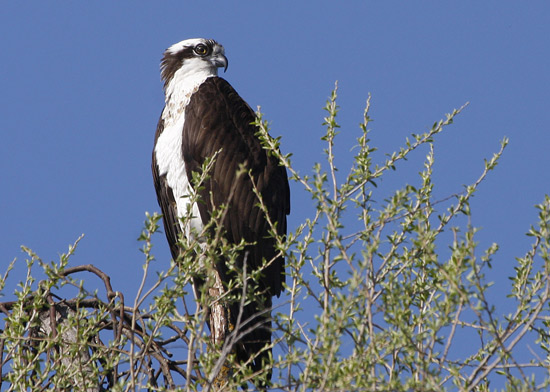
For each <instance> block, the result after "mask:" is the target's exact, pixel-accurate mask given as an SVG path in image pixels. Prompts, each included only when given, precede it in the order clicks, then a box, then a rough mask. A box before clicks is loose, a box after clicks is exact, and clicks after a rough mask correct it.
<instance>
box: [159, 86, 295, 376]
mask: <svg viewBox="0 0 550 392" xmlns="http://www.w3.org/2000/svg"><path fill="white" fill-rule="evenodd" d="M254 120H255V114H254V112H253V111H252V109H251V108H250V107H249V106H248V105H247V104H246V102H245V101H244V100H243V99H242V98H241V97H240V96H239V95H238V94H237V92H236V91H235V90H234V89H233V88H232V87H231V85H230V84H229V83H228V82H227V81H225V80H224V79H222V78H219V77H215V76H214V77H209V78H207V79H206V80H205V81H204V82H203V83H202V84H201V85H200V87H199V88H198V90H197V91H196V92H195V93H194V94H193V95H192V96H191V99H190V101H189V103H188V104H187V106H186V107H185V122H184V126H183V129H182V146H181V152H182V157H183V161H184V162H185V171H186V174H187V176H188V178H191V177H192V173H193V172H200V170H201V166H202V164H203V163H204V161H205V159H206V158H207V157H212V156H213V155H214V154H215V153H216V152H218V155H217V157H216V160H215V163H214V165H213V168H212V170H211V172H210V173H209V174H210V177H209V179H208V180H207V181H206V183H205V184H203V186H204V187H203V188H202V191H201V192H200V198H201V202H200V203H198V208H199V211H200V218H201V220H202V222H203V224H207V223H208V221H209V219H210V216H211V213H212V211H213V209H214V208H218V207H220V206H221V205H222V204H224V205H228V208H227V213H226V215H225V219H224V221H223V228H224V230H225V234H224V235H225V237H226V239H227V240H228V241H229V242H231V243H235V244H237V243H239V242H240V241H241V240H244V241H246V242H247V243H250V244H252V245H248V246H247V247H246V249H245V251H244V252H243V253H242V254H241V255H240V257H239V259H238V263H239V267H241V268H242V265H243V263H244V261H245V260H246V263H247V270H248V271H251V270H252V269H257V268H259V267H260V266H262V264H263V263H264V262H265V260H267V261H271V262H270V263H269V264H268V265H267V267H265V269H264V270H263V271H262V275H261V279H260V281H259V282H257V285H258V288H257V293H255V295H256V298H257V301H256V302H252V303H250V304H248V305H246V306H245V308H244V309H243V313H242V316H241V323H242V322H244V321H247V319H249V318H253V319H254V320H253V321H251V322H249V324H247V325H246V326H244V327H243V328H242V329H243V330H246V329H247V328H250V327H251V326H253V325H256V324H261V325H258V327H256V328H254V329H253V330H252V331H251V332H250V333H248V335H246V336H245V337H244V338H243V339H242V340H241V341H240V343H239V344H238V345H237V346H236V347H237V356H238V358H239V359H240V360H241V361H246V360H248V359H249V358H250V357H251V356H254V355H256V353H258V352H259V351H260V350H261V349H262V348H263V347H264V346H265V344H266V343H269V342H270V341H271V329H270V327H271V322H270V320H269V318H270V308H271V297H272V296H274V295H277V296H278V295H279V294H280V293H281V290H282V283H283V282H284V280H285V275H284V258H283V257H282V256H278V257H276V256H277V251H276V249H275V242H274V240H273V238H270V235H269V230H270V226H269V224H268V222H267V219H266V217H265V215H264V213H263V211H262V210H261V208H260V207H259V206H258V202H259V201H258V199H257V197H256V195H255V194H254V190H253V186H252V181H254V184H255V186H256V188H257V189H258V191H259V193H260V194H261V195H262V199H263V202H264V203H265V205H266V207H267V210H268V211H269V216H270V219H271V221H272V222H276V224H277V226H276V228H277V232H278V234H280V235H284V234H286V216H287V214H289V212H290V191H289V185H288V179H287V173H286V169H285V168H284V167H282V166H279V164H278V161H277V159H276V158H275V157H273V156H271V155H269V154H267V152H266V150H264V149H263V148H262V145H261V143H260V141H259V140H258V138H257V137H256V136H255V133H256V132H257V127H256V126H255V125H253V122H254ZM163 130H164V120H163V119H162V116H161V119H160V121H159V124H158V127H157V132H156V137H155V140H157V139H158V137H159V135H160V134H161V133H162V132H163ZM241 165H244V167H245V168H246V169H247V170H250V173H251V177H252V180H251V178H250V176H249V175H247V174H243V175H241V176H239V177H237V172H238V170H239V167H240V166H241ZM152 169H153V178H154V183H155V189H156V191H157V197H158V201H159V204H160V206H161V210H162V213H163V217H164V229H165V233H166V237H167V239H168V242H169V244H170V250H171V252H172V256H173V257H174V258H175V259H176V258H177V257H178V252H179V250H178V246H177V239H178V237H179V236H180V235H181V234H182V230H181V227H180V225H179V223H178V211H177V206H176V201H175V197H174V194H173V192H172V189H171V188H170V186H169V185H168V182H167V179H166V176H165V175H160V174H159V168H158V165H157V162H156V156H155V153H154V154H153V164H152ZM230 195H232V196H231V198H230ZM180 216H181V214H180ZM245 255H246V256H245ZM217 268H218V271H219V273H220V275H221V277H222V280H223V281H224V282H225V283H227V282H228V281H229V280H230V279H231V276H230V273H229V271H228V269H227V267H226V266H225V264H224V263H223V261H222V262H220V263H218V265H217ZM196 284H197V285H200V284H201V282H200V281H197V282H196ZM264 309H267V311H266V312H263V313H262V311H264ZM238 311H239V304H238V303H236V304H233V305H231V307H230V316H231V322H232V324H233V325H235V323H236V321H237V316H238ZM267 355H268V352H267V351H265V352H264V353H263V354H262V355H260V356H258V357H257V358H256V360H255V361H254V362H253V364H252V368H253V369H254V370H258V369H259V368H260V367H261V361H262V358H263V357H265V356H267Z"/></svg>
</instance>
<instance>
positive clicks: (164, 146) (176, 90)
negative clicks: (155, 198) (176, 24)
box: [155, 70, 215, 238]
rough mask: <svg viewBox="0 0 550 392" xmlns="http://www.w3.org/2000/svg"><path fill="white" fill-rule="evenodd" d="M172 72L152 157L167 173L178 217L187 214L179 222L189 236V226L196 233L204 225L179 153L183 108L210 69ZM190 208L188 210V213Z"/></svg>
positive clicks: (164, 173) (160, 170) (165, 173)
mask: <svg viewBox="0 0 550 392" xmlns="http://www.w3.org/2000/svg"><path fill="white" fill-rule="evenodd" d="M180 71H185V70H178V71H177V72H176V73H175V74H174V78H173V79H172V81H171V82H170V83H169V84H168V86H167V87H166V106H165V107H164V111H163V112H162V119H163V120H164V130H163V131H162V133H161V134H160V136H159V137H158V139H157V142H156V145H155V158H156V161H157V165H158V170H159V175H161V176H163V175H166V180H167V182H168V186H170V188H172V192H173V193H174V198H175V200H176V208H177V215H178V217H180V218H182V217H190V218H191V219H190V220H188V221H187V222H188V223H187V224H182V223H181V222H180V225H181V229H182V230H183V233H184V234H185V235H186V236H188V237H189V238H192V229H195V230H197V232H198V233H200V232H201V231H202V228H203V224H202V220H201V218H200V213H199V209H198V207H197V204H196V203H193V205H192V206H190V207H189V204H190V196H191V195H192V192H193V188H192V187H191V185H190V183H189V179H188V178H187V173H186V171H185V162H184V161H183V155H182V150H181V148H182V132H183V125H184V123H185V107H186V106H187V104H188V103H189V100H190V99H191V96H192V95H193V93H194V92H196V91H197V89H198V88H199V86H200V85H201V84H202V83H203V82H204V81H205V80H206V78H208V77H210V76H214V75H215V74H214V75H213V74H212V73H211V72H195V73H189V72H180ZM189 208H191V211H190V212H189ZM189 214H191V216H190V215H189Z"/></svg>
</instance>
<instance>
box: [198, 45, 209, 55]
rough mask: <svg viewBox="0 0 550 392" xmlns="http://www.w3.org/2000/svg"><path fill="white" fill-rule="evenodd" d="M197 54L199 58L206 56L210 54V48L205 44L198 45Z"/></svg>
mask: <svg viewBox="0 0 550 392" xmlns="http://www.w3.org/2000/svg"><path fill="white" fill-rule="evenodd" d="M195 53H196V54H198V55H199V56H204V55H206V54H207V53H208V48H207V47H206V45H204V44H198V45H197V46H195Z"/></svg>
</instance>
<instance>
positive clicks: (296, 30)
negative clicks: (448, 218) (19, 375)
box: [0, 1, 550, 311]
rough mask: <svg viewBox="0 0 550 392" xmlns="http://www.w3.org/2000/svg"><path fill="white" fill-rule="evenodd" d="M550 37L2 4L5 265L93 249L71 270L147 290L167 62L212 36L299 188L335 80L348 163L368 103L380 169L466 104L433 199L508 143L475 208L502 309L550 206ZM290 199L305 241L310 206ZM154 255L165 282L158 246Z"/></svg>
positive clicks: (477, 24) (320, 13)
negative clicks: (146, 226) (547, 201)
mask: <svg viewBox="0 0 550 392" xmlns="http://www.w3.org/2000/svg"><path fill="white" fill-rule="evenodd" d="M336 4H337V5H336ZM549 21H550V5H549V4H548V3H546V2H541V1H533V2H515V1H498V2H497V1H487V2H473V1H466V2H436V1H420V2H393V1H389V2H374V1H366V2H351V1H350V2H338V3H337V2H326V1H318V2H301V3H300V2H288V1H283V2H271V3H269V4H264V3H261V2H248V1H243V2H239V3H235V4H230V3H228V2H227V3H226V2H223V3H222V2H192V3H191V2H189V3H184V2H174V1H166V2H154V3H153V2H130V1H120V2H86V3H84V2H82V3H77V2H73V3H67V2H64V3H61V2H27V3H23V2H5V3H4V4H3V6H2V13H1V14H0V36H2V37H3V38H2V40H1V41H0V50H1V59H2V60H1V61H0V91H1V93H0V108H1V109H0V110H1V116H0V130H1V140H2V142H1V143H0V165H1V168H2V175H1V177H0V178H1V180H0V184H1V189H2V192H1V195H0V208H1V212H2V217H3V224H2V225H0V238H1V239H2V240H1V241H0V256H1V258H2V261H1V262H0V265H7V263H8V262H10V261H11V260H13V259H14V258H18V260H19V262H18V265H17V267H16V270H15V271H14V276H13V280H12V281H11V284H12V285H15V283H16V281H17V280H20V279H23V275H21V274H22V271H24V260H25V256H24V255H23V254H22V253H21V251H20V249H19V247H20V245H22V244H24V245H26V246H28V247H30V248H32V249H33V250H34V251H35V252H37V253H38V254H39V255H40V256H41V257H42V258H43V259H44V260H45V261H49V260H57V258H58V255H59V253H61V252H65V251H66V249H67V246H68V244H70V243H72V242H73V241H74V240H75V239H76V238H77V237H78V236H79V235H80V234H82V233H84V234H85V238H84V239H83V241H82V242H81V243H80V246H79V248H78V250H77V253H76V255H75V257H74V258H73V259H72V263H74V264H88V263H92V264H95V265H96V266H98V267H99V268H101V269H103V270H104V271H105V272H107V273H108V274H109V275H110V276H111V278H112V283H113V286H114V287H115V289H118V290H125V291H127V292H130V293H132V292H135V290H136V289H137V286H138V284H139V279H140V277H141V272H142V269H141V263H142V256H141V253H140V252H139V250H138V248H139V245H138V243H137V242H136V238H137V237H138V235H139V233H140V231H141V224H142V222H143V220H144V213H145V211H150V212H153V211H159V207H158V205H157V202H156V197H155V193H154V188H153V183H152V179H151V174H150V158H151V150H152V145H153V137H154V131H155V127H156V122H157V120H158V116H159V114H160V111H161V109H162V107H163V92H162V85H161V82H160V77H159V61H160V57H161V55H162V52H163V50H164V49H165V48H167V47H168V46H170V45H171V44H173V43H175V42H178V41H180V40H182V39H186V38H192V37H209V38H214V39H216V40H218V41H219V42H220V43H222V44H223V45H224V46H225V49H226V54H227V56H228V58H229V69H228V71H227V73H226V74H224V75H223V77H224V78H226V79H227V80H229V82H230V83H231V84H232V85H233V86H234V87H235V88H236V89H237V91H238V92H239V93H240V94H241V96H243V97H244V98H245V100H247V102H248V103H249V104H250V105H251V106H252V107H254V108H255V107H256V106H257V105H261V107H262V111H263V112H264V113H265V117H266V119H268V120H269V121H270V122H271V127H272V134H273V135H274V136H282V149H283V152H285V153H288V152H292V153H293V162H294V165H295V167H296V169H298V171H300V172H301V173H304V174H305V173H308V172H309V171H310V169H311V166H312V164H313V163H314V162H315V161H319V160H320V159H321V151H322V148H323V145H322V144H321V142H320V141H319V138H320V136H321V135H322V132H323V127H322V126H321V123H322V117H323V115H324V113H323V111H322V107H323V105H324V103H325V101H326V98H327V97H328V95H329V93H330V91H331V89H332V88H333V86H334V82H335V81H336V80H338V83H339V104H340V106H341V111H340V117H339V121H340V124H341V125H342V129H341V134H340V136H339V140H340V141H341V145H339V150H338V152H340V153H341V154H343V158H342V159H343V160H342V162H344V163H345V162H346V160H345V156H346V155H348V156H349V149H350V148H351V146H353V145H354V141H355V137H356V136H357V135H358V133H357V132H358V127H357V124H358V123H360V122H361V120H362V113H363V109H364V105H365V101H366V98H367V96H368V94H369V93H371V94H372V102H371V104H372V110H371V117H372V118H373V119H374V121H373V122H372V123H371V126H370V128H371V130H372V133H371V136H372V143H373V145H375V146H376V147H378V149H379V154H378V157H379V159H380V161H381V160H382V159H383V158H384V155H383V153H390V152H392V151H393V150H394V149H397V148H399V147H400V146H401V145H403V142H404V140H405V137H407V136H409V135H410V134H411V133H420V132H424V131H426V130H427V129H428V128H429V127H430V126H431V125H432V124H433V123H434V122H435V121H437V120H439V119H440V118H442V117H443V116H444V114H445V113H448V112H450V111H452V110H453V109H454V108H458V107H460V106H462V105H463V104H464V103H466V102H470V104H469V106H468V107H467V108H466V109H465V110H464V112H463V113H462V114H461V115H460V116H459V117H458V118H457V119H456V121H455V123H454V124H453V125H452V126H451V127H449V128H448V130H447V131H446V132H445V133H444V134H442V135H440V136H439V137H438V138H437V143H436V147H435V154H436V155H435V159H436V164H435V177H434V181H435V183H436V185H435V195H436V198H437V197H439V198H443V197H445V196H447V195H449V194H452V193H457V192H459V191H461V190H462V189H463V188H462V185H463V184H467V183H471V182H473V181H475V179H476V178H477V177H478V175H479V174H480V173H481V171H482V169H483V159H484V158H489V157H490V156H492V154H493V152H496V151H497V150H498V148H499V143H500V140H501V139H502V138H503V137H504V136H507V137H509V138H510V144H509V146H508V148H507V149H506V151H505V154H504V157H503V159H502V161H501V163H500V165H499V166H498V167H497V169H496V171H494V172H492V173H491V175H490V176H489V178H488V179H487V180H486V181H485V182H484V183H483V184H482V186H481V187H480V190H479V192H478V193H477V194H476V196H475V199H474V201H473V203H472V213H473V222H472V223H473V224H474V226H477V227H480V228H481V231H480V233H479V236H478V240H479V241H480V242H481V246H482V247H483V248H485V247H487V246H488V245H489V244H491V243H492V242H497V243H499V244H500V251H499V253H498V255H497V257H496V259H495V261H494V265H497V266H498V268H495V269H494V270H493V271H492V272H491V274H490V275H489V279H491V280H494V281H496V282H497V285H496V286H497V291H496V292H495V293H496V294H495V298H497V299H498V296H499V295H500V291H498V290H500V289H501V288H502V289H505V288H506V287H507V286H506V285H507V284H508V283H507V282H508V280H507V278H506V277H507V276H508V275H509V274H510V273H511V272H512V270H513V266H514V258H515V257H516V256H522V255H523V254H524V253H525V252H526V251H527V250H528V246H529V243H530V242H529V239H528V238H527V237H525V236H524V233H525V232H527V230H528V229H529V226H530V225H531V224H533V223H535V222H536V218H537V211H536V210H535V209H534V208H533V206H534V205H535V204H537V203H540V202H541V201H542V200H543V198H544V194H546V193H550V189H549V188H550V186H549V185H550V172H549V170H548V167H550V154H549V153H548V146H550V132H549V126H548V123H547V118H546V117H547V116H546V112H547V111H548V108H549V105H550V88H549V87H550V76H549V69H550V55H549V49H548V37H550V23H548V22H549ZM425 152H426V151H424V153H425ZM416 156H417V157H418V159H419V161H418V162H414V161H412V162H409V163H406V164H403V165H401V166H400V167H398V168H399V170H398V171H397V172H396V173H395V174H392V176H393V177H389V178H388V180H387V181H388V182H387V184H388V186H389V187H391V185H392V184H394V183H395V184H403V183H404V182H407V181H409V179H410V181H411V182H412V181H418V176H416V173H417V172H418V171H420V170H421V159H422V157H423V152H419V153H417V155H416ZM342 169H345V168H344V167H342ZM344 171H346V170H344ZM292 186H293V188H292V191H293V194H292V203H293V213H292V215H291V217H290V220H289V225H290V227H291V228H292V227H295V226H296V225H297V224H298V223H300V222H301V221H302V219H303V218H304V217H305V216H306V215H307V213H308V211H309V210H308V209H310V208H311V206H310V204H311V202H310V198H309V197H308V196H307V195H306V194H305V193H304V192H303V191H301V190H300V188H298V187H297V186H295V185H292ZM399 186H401V185H399ZM155 254H156V255H157V263H158V269H165V268H166V267H165V265H164V264H163V263H164V262H165V260H167V259H168V258H169V252H168V247H167V245H166V243H165V241H164V238H163V237H162V236H158V237H157V239H156V242H155ZM166 263H167V261H166ZM17 274H20V275H19V277H18V275H17ZM12 287H13V286H12ZM6 294H7V295H8V296H9V286H8V288H7V290H6ZM505 310H506V309H504V310H503V311H505Z"/></svg>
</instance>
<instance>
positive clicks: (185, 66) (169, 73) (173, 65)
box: [160, 38, 228, 86]
mask: <svg viewBox="0 0 550 392" xmlns="http://www.w3.org/2000/svg"><path fill="white" fill-rule="evenodd" d="M227 65H228V62H227V57H225V50H224V49H223V46H221V45H220V44H219V43H217V42H216V41H214V40H213V39H205V38H193V39H186V40H185V41H181V42H178V43H177V44H174V45H172V46H170V47H169V48H168V49H166V50H165V52H164V55H163V57H162V61H161V65H160V68H161V76H162V80H163V81H164V86H167V85H168V84H169V83H170V81H171V80H172V79H173V78H174V76H175V75H176V73H178V74H181V76H182V77H186V76H190V75H194V74H204V75H207V76H212V75H217V74H218V68H223V69H224V71H225V70H227Z"/></svg>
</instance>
